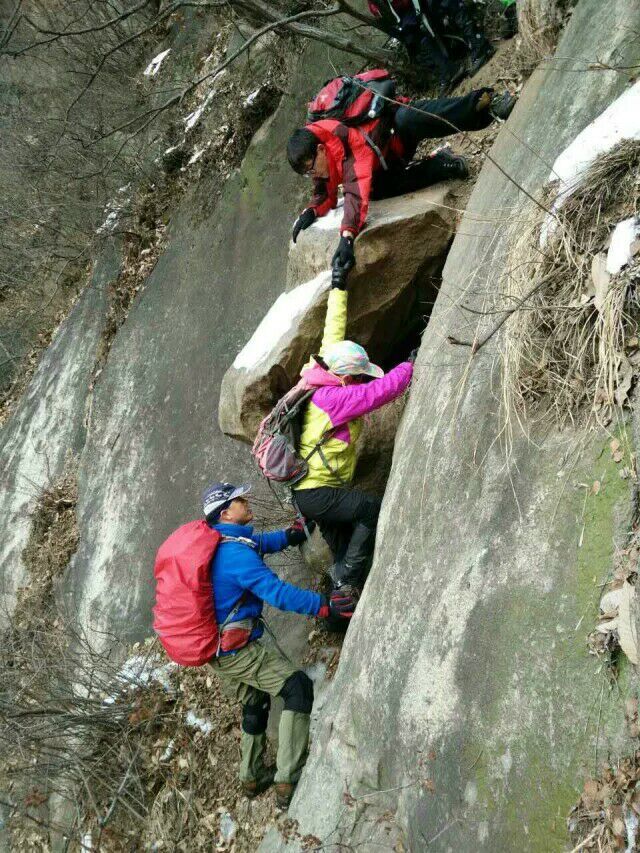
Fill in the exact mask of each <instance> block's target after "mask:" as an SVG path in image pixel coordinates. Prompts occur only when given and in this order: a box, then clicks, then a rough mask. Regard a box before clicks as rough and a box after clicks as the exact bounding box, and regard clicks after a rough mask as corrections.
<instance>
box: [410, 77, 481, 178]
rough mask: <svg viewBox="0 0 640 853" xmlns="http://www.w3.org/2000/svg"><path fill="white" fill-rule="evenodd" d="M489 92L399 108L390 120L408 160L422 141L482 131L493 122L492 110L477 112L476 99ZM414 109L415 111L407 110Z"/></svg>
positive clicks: (425, 101)
mask: <svg viewBox="0 0 640 853" xmlns="http://www.w3.org/2000/svg"><path fill="white" fill-rule="evenodd" d="M491 91H492V90H491V89H476V90H475V91H473V92H469V94H468V95H465V96H464V97H463V98H433V99H429V98H425V99H422V100H419V101H411V103H410V104H408V105H407V106H406V107H398V110H397V111H396V114H395V116H394V120H393V126H394V129H395V132H396V133H397V134H398V136H399V137H400V139H401V140H402V144H403V146H404V149H405V159H406V160H407V161H409V160H410V159H411V158H412V157H413V155H414V154H415V153H416V148H417V147H418V145H419V144H420V143H421V142H422V141H423V140H424V139H438V138H440V137H442V136H451V134H453V133H457V132H458V131H459V130H482V128H484V127H488V126H489V125H490V124H491V122H492V121H493V116H492V115H491V111H490V110H489V109H488V108H487V109H480V110H478V109H477V104H478V100H479V99H480V97H481V96H482V95H483V94H484V93H485V92H491ZM409 107H414V108H415V109H409Z"/></svg>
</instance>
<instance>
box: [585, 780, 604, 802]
mask: <svg viewBox="0 0 640 853" xmlns="http://www.w3.org/2000/svg"><path fill="white" fill-rule="evenodd" d="M599 790H600V785H598V783H597V782H596V780H595V779H587V781H586V782H585V783H584V794H585V796H586V797H589V798H590V799H592V800H595V798H596V797H597V796H598V791H599Z"/></svg>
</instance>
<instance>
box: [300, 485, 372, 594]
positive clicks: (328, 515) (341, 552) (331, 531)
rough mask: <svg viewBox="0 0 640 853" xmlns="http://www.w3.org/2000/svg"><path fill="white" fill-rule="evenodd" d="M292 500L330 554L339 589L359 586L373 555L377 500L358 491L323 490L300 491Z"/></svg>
mask: <svg viewBox="0 0 640 853" xmlns="http://www.w3.org/2000/svg"><path fill="white" fill-rule="evenodd" d="M295 500H296V503H297V505H298V508H299V510H300V512H301V513H302V514H303V515H304V516H305V517H306V518H310V519H313V521H316V522H317V523H318V526H319V528H320V532H321V533H322V535H323V536H324V538H325V540H326V541H327V543H328V545H329V547H330V548H331V550H332V552H333V555H334V559H335V560H336V562H335V564H334V567H333V580H334V582H335V583H336V584H338V585H344V584H352V585H355V586H359V585H361V584H362V582H363V580H364V576H365V575H366V572H367V570H368V563H369V562H370V558H371V554H372V552H373V545H374V542H375V532H376V525H377V523H378V515H379V513H380V504H381V500H380V498H376V497H373V496H371V495H367V494H365V493H364V492H359V491H358V490H357V489H334V488H331V487H330V486H323V487H320V488H317V489H300V490H298V491H296V493H295ZM349 526H350V527H351V535H350V537H349V539H348V541H346V537H345V535H344V534H345V530H346V529H348V527H349ZM345 542H346V547H345Z"/></svg>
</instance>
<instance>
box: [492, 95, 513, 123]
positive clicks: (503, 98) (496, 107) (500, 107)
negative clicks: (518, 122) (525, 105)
mask: <svg viewBox="0 0 640 853" xmlns="http://www.w3.org/2000/svg"><path fill="white" fill-rule="evenodd" d="M516 100H517V98H516V96H515V95H512V94H511V92H509V91H505V92H503V93H502V94H501V95H494V96H493V97H492V98H491V103H490V105H489V110H490V111H491V115H493V116H494V117H495V118H499V119H502V121H506V120H507V119H508V118H509V116H510V115H511V110H512V109H513V108H514V107H515V105H516Z"/></svg>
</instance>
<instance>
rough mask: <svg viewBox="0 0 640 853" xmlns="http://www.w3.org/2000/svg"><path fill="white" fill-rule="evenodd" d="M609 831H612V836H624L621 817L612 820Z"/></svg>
mask: <svg viewBox="0 0 640 853" xmlns="http://www.w3.org/2000/svg"><path fill="white" fill-rule="evenodd" d="M611 829H612V830H613V834H614V835H617V836H620V837H621V838H622V836H624V834H625V825H624V821H623V820H622V818H621V817H617V818H614V821H613V824H612V825H611Z"/></svg>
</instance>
